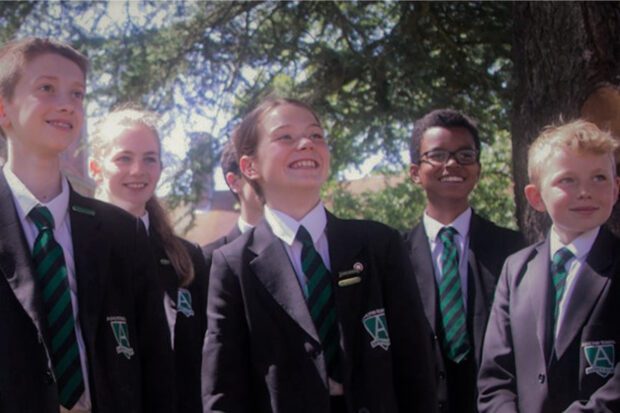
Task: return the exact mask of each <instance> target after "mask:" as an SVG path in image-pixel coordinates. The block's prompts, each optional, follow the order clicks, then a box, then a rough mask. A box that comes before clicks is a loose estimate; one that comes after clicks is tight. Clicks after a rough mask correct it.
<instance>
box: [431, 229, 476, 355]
mask: <svg viewBox="0 0 620 413" xmlns="http://www.w3.org/2000/svg"><path fill="white" fill-rule="evenodd" d="M456 234H457V232H456V230H455V229H454V228H452V227H444V228H442V229H441V231H439V233H438V234H437V236H438V238H439V240H440V241H441V243H442V245H443V250H442V252H441V270H442V274H441V281H440V282H439V286H438V290H439V310H440V313H441V326H442V328H443V334H444V339H443V341H442V343H443V349H444V352H445V353H446V354H447V356H448V358H449V359H450V360H452V361H454V362H455V363H460V362H461V361H463V360H464V359H465V357H467V354H469V351H470V347H471V346H470V344H469V337H468V335H467V329H465V330H464V333H463V334H460V335H457V333H458V332H459V331H461V330H462V328H463V326H464V325H465V324H466V323H465V320H466V314H465V303H464V301H463V294H462V290H461V279H460V274H459V271H458V268H459V254H458V249H457V246H456V242H455V240H454V237H455V235H456Z"/></svg>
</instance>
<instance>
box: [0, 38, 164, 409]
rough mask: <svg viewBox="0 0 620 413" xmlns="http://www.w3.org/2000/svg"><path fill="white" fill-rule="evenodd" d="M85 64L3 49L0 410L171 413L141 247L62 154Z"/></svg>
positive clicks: (24, 46) (49, 46)
mask: <svg viewBox="0 0 620 413" xmlns="http://www.w3.org/2000/svg"><path fill="white" fill-rule="evenodd" d="M87 66H88V61H87V59H86V57H84V56H83V55H82V54H80V53H79V52H77V51H76V50H74V49H73V48H71V47H70V46H68V45H66V44H63V43H60V42H57V41H54V40H50V39H41V38H26V39H22V40H18V41H15V42H11V43H8V44H5V45H3V46H2V47H0V129H1V131H2V136H3V138H5V139H6V140H7V152H8V159H7V163H6V165H4V167H3V168H2V170H1V171H0V411H1V412H3V413H23V412H37V413H39V412H43V413H47V412H50V413H51V412H54V413H58V412H59V410H60V412H61V413H64V412H72V413H73V412H76V413H77V412H80V413H82V412H91V411H96V412H110V413H112V412H115V413H116V412H120V411H125V412H155V411H158V412H170V411H173V406H174V405H173V403H172V402H173V395H171V394H170V391H169V389H170V388H172V374H171V373H172V358H171V357H172V356H171V352H170V342H169V341H167V340H166V338H169V335H168V334H167V326H166V321H165V318H164V313H163V306H162V305H161V303H162V295H161V291H160V289H159V288H158V287H157V285H156V284H155V283H154V282H153V280H154V279H155V277H154V274H153V273H154V271H153V265H152V263H151V260H149V259H148V257H149V253H148V249H147V239H146V234H145V232H144V229H143V228H142V227H140V226H139V225H138V222H137V221H136V220H135V219H133V218H132V217H130V216H129V215H128V214H126V213H125V212H123V211H121V210H120V209H118V208H116V207H112V206H110V205H108V204H104V203H102V202H99V201H95V200H92V199H87V198H84V197H82V196H80V195H78V194H77V193H76V192H75V191H73V189H72V188H71V187H70V185H69V183H68V182H67V180H66V178H64V177H63V176H62V174H61V172H60V166H59V164H60V162H59V155H60V154H61V152H63V151H64V150H65V149H66V148H67V147H68V146H69V145H70V144H71V143H73V142H74V141H75V139H77V137H78V135H79V133H80V130H81V128H82V125H83V122H84V106H83V98H84V91H85V82H86V70H87Z"/></svg>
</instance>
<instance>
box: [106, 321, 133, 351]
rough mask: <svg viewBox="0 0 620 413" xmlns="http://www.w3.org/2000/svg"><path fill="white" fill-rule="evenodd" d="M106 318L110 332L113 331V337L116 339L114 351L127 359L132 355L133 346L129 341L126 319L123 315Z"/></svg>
mask: <svg viewBox="0 0 620 413" xmlns="http://www.w3.org/2000/svg"><path fill="white" fill-rule="evenodd" d="M106 320H107V321H108V322H109V323H110V327H111V328H112V333H114V339H116V344H118V345H117V346H116V353H117V354H122V355H124V356H125V357H127V360H129V359H130V358H131V356H133V355H134V351H133V348H131V344H130V343H129V329H128V328H127V319H126V318H125V317H121V316H116V317H107V318H106Z"/></svg>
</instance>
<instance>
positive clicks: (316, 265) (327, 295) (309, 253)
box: [295, 225, 340, 380]
mask: <svg viewBox="0 0 620 413" xmlns="http://www.w3.org/2000/svg"><path fill="white" fill-rule="evenodd" d="M295 238H296V239H297V240H298V241H299V242H301V244H302V247H301V267H302V269H303V272H304V275H305V276H306V287H307V291H306V294H307V295H306V303H307V305H308V309H309V310H310V315H311V316H312V321H313V322H314V326H315V327H316V330H317V332H318V333H319V338H320V340H321V344H322V346H323V351H324V354H325V362H326V364H327V372H328V374H329V376H330V377H331V378H333V379H336V380H338V379H339V378H340V374H339V372H338V371H337V365H338V341H339V338H338V336H339V334H338V324H337V322H336V308H335V305H334V297H333V291H332V282H331V276H330V274H329V271H328V269H327V268H326V267H325V264H324V263H323V260H322V259H321V256H320V255H319V253H318V252H317V250H316V249H315V248H314V243H313V242H312V237H311V236H310V234H309V233H308V230H306V228H304V226H303V225H302V226H300V227H299V230H298V231H297V235H296V237H295Z"/></svg>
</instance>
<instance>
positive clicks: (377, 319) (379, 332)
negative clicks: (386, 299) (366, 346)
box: [362, 308, 390, 351]
mask: <svg viewBox="0 0 620 413" xmlns="http://www.w3.org/2000/svg"><path fill="white" fill-rule="evenodd" d="M362 324H364V328H365V329H366V331H368V334H370V337H372V340H371V341H370V346H371V347H372V348H375V347H381V348H382V349H383V350H386V351H387V349H388V348H390V335H389V333H388V329H387V321H386V319H385V310H384V309H383V308H380V309H378V310H373V311H370V312H368V313H366V314H365V315H364V317H362Z"/></svg>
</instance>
